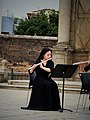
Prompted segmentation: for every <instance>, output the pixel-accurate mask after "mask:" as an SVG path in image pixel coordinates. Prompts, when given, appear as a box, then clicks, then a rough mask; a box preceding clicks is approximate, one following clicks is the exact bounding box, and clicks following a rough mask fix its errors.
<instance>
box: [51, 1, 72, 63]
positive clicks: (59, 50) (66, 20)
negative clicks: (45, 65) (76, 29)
mask: <svg viewBox="0 0 90 120" xmlns="http://www.w3.org/2000/svg"><path fill="white" fill-rule="evenodd" d="M70 14H71V0H59V26H58V42H57V45H56V46H54V47H53V60H54V62H55V64H58V63H59V64H60V63H64V64H66V63H71V62H72V58H71V57H72V55H71V51H72V48H71V46H70V44H69V34H70Z"/></svg>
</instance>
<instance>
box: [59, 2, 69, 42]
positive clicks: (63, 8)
mask: <svg viewBox="0 0 90 120" xmlns="http://www.w3.org/2000/svg"><path fill="white" fill-rule="evenodd" d="M70 12H71V0H59V27H58V43H69V32H70Z"/></svg>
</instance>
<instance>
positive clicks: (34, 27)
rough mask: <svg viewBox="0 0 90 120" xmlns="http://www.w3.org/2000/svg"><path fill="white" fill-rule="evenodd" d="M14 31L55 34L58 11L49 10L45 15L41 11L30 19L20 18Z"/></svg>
mask: <svg viewBox="0 0 90 120" xmlns="http://www.w3.org/2000/svg"><path fill="white" fill-rule="evenodd" d="M14 33H15V34H18V35H38V36H57V35H58V12H56V11H55V10H51V11H50V12H49V13H48V15H47V14H45V12H44V11H41V12H40V13H38V14H37V15H36V16H34V17H31V18H30V19H25V20H23V19H20V22H19V24H18V26H16V29H15V30H14Z"/></svg>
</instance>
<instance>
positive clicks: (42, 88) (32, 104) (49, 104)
mask: <svg viewBox="0 0 90 120" xmlns="http://www.w3.org/2000/svg"><path fill="white" fill-rule="evenodd" d="M51 58H52V50H51V49H49V48H43V49H42V51H41V53H40V55H39V57H38V59H37V60H36V62H35V63H34V65H33V66H32V69H30V74H32V73H33V72H34V71H35V72H36V77H35V80H34V83H33V88H32V93H31V97H30V101H29V104H28V107H27V108H24V109H31V110H45V111H49V110H53V111H58V110H60V109H61V106H60V98H59V91H58V86H57V84H56V82H55V81H53V80H52V79H51V77H50V73H51V71H52V70H53V68H54V62H53V61H52V60H50V59H51ZM43 61H44V62H43ZM38 63H39V65H38V66H37V64H38Z"/></svg>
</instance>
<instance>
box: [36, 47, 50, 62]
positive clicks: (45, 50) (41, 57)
mask: <svg viewBox="0 0 90 120" xmlns="http://www.w3.org/2000/svg"><path fill="white" fill-rule="evenodd" d="M48 51H51V53H52V50H51V49H49V48H43V49H42V51H41V53H40V55H39V57H38V59H37V60H42V59H43V57H44V55H45V54H46V53H47V52H48Z"/></svg>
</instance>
